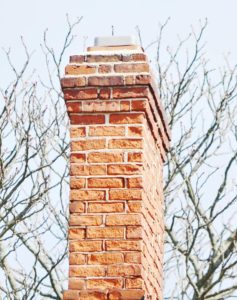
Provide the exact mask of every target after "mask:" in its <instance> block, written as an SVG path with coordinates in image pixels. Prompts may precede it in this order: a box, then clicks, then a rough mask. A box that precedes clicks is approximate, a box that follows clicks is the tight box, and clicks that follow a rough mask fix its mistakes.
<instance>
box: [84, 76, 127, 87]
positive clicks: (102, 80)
mask: <svg viewBox="0 0 237 300" xmlns="http://www.w3.org/2000/svg"><path fill="white" fill-rule="evenodd" d="M88 85H89V86H116V85H124V81H123V77H122V76H91V77H89V78H88Z"/></svg>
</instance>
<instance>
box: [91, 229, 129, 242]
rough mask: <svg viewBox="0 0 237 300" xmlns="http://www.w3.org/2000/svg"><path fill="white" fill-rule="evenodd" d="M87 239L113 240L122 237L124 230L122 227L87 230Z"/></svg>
mask: <svg viewBox="0 0 237 300" xmlns="http://www.w3.org/2000/svg"><path fill="white" fill-rule="evenodd" d="M86 236H87V238H89V239H95V238H96V239H97V238H98V239H99V238H102V239H105V238H109V239H115V238H123V237H124V228H122V227H98V228H90V227H89V228H87V233H86Z"/></svg>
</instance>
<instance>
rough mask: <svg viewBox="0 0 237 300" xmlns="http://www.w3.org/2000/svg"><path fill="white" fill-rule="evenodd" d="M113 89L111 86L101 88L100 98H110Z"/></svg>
mask: <svg viewBox="0 0 237 300" xmlns="http://www.w3.org/2000/svg"><path fill="white" fill-rule="evenodd" d="M110 94H111V90H110V89H109V88H105V89H100V92H99V99H105V100H108V99H109V98H110Z"/></svg>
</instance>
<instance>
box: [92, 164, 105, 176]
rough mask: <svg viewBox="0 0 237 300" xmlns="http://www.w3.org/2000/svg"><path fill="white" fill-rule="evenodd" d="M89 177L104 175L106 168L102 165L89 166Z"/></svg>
mask: <svg viewBox="0 0 237 300" xmlns="http://www.w3.org/2000/svg"><path fill="white" fill-rule="evenodd" d="M89 174H90V175H106V166H103V165H91V166H89Z"/></svg>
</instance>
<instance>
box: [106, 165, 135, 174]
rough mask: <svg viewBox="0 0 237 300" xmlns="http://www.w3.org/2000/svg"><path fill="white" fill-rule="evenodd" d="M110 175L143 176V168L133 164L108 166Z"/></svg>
mask: <svg viewBox="0 0 237 300" xmlns="http://www.w3.org/2000/svg"><path fill="white" fill-rule="evenodd" d="M108 174H109V175H120V174H121V175H135V174H141V166H138V165H131V164H114V165H108Z"/></svg>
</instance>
